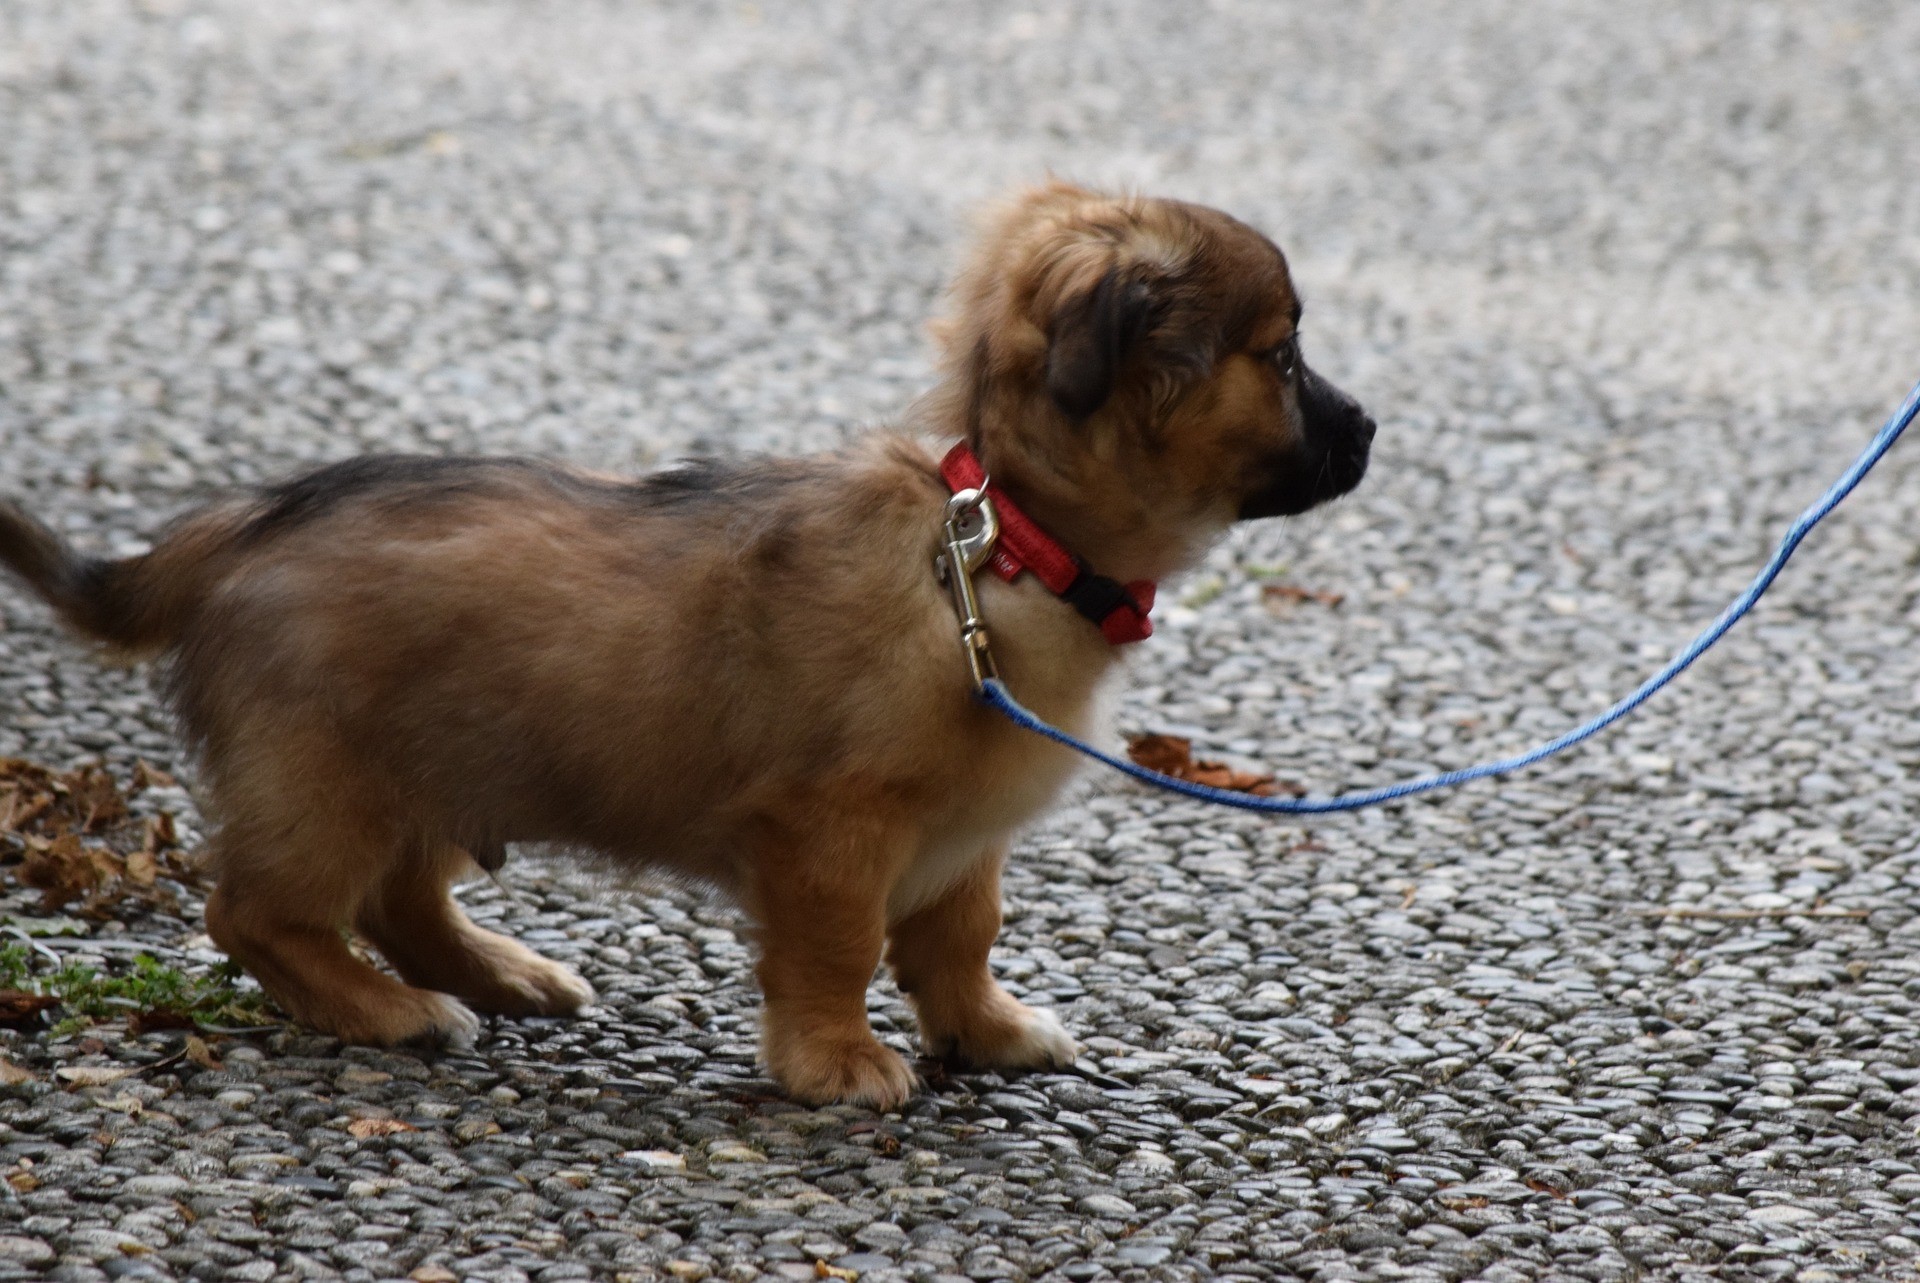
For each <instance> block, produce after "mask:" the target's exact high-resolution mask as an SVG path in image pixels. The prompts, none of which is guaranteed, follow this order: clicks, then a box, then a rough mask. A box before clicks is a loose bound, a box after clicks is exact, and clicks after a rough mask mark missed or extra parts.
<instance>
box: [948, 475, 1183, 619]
mask: <svg viewBox="0 0 1920 1283" xmlns="http://www.w3.org/2000/svg"><path fill="white" fill-rule="evenodd" d="M940 475H941V476H942V477H944V478H946V482H947V488H948V489H949V490H952V491H955V492H956V493H957V492H959V491H961V490H972V489H976V488H978V486H979V485H980V483H981V482H982V481H985V480H986V477H987V474H986V471H985V469H983V468H982V467H981V466H980V460H979V459H977V458H975V457H974V454H973V451H972V450H971V449H970V448H968V446H967V443H966V442H964V441H962V442H961V443H960V444H958V445H956V446H955V447H953V449H951V450H949V451H947V457H946V458H944V459H942V460H941V461H940ZM987 494H988V495H989V496H991V497H992V499H993V506H994V511H995V512H997V513H998V514H999V517H1000V539H999V541H998V542H997V543H995V544H994V546H993V555H992V556H991V557H989V558H988V559H987V564H988V565H990V566H992V567H993V569H994V573H996V574H998V575H999V576H1000V577H1001V578H1002V579H1005V580H1008V581H1011V580H1012V579H1013V577H1014V576H1016V575H1018V574H1019V573H1020V572H1021V571H1023V570H1031V571H1032V572H1033V577H1034V578H1035V579H1038V580H1039V581H1040V582H1041V583H1043V584H1045V585H1046V586H1047V589H1048V591H1050V592H1051V593H1052V594H1053V595H1054V596H1056V597H1058V598H1059V599H1060V600H1061V601H1064V602H1066V603H1067V604H1068V605H1069V606H1072V607H1073V608H1074V609H1075V610H1077V611H1079V612H1080V613H1081V614H1083V615H1085V616H1086V617H1087V618H1088V619H1091V620H1092V621H1093V622H1094V623H1095V624H1098V625H1099V627H1100V633H1101V635H1102V636H1103V637H1105V638H1106V639H1107V641H1108V643H1109V644H1111V645H1114V646H1119V645H1121V644H1123V643H1125V642H1136V641H1140V640H1142V639H1143V638H1147V637H1151V636H1152V635H1153V621H1152V620H1150V619H1148V618H1147V612H1148V611H1150V610H1152V609H1153V591H1154V585H1153V581H1152V580H1151V579H1136V580H1134V581H1133V582H1132V583H1130V584H1121V583H1118V582H1116V581H1114V580H1112V579H1108V578H1107V577H1106V576H1105V575H1097V574H1095V573H1094V572H1093V567H1091V566H1089V565H1088V564H1087V563H1086V562H1084V561H1082V560H1080V558H1078V557H1076V556H1074V555H1073V554H1072V553H1070V552H1068V551H1067V550H1066V549H1065V548H1062V547H1061V546H1060V545H1059V544H1058V543H1056V542H1055V541H1054V539H1053V538H1052V537H1051V536H1050V535H1048V534H1047V532H1046V531H1044V530H1042V529H1041V528H1040V527H1039V526H1037V525H1035V524H1034V522H1033V518H1031V517H1029V516H1028V515H1027V514H1026V513H1024V512H1022V511H1020V509H1019V508H1018V507H1016V506H1015V505H1014V502H1013V500H1011V499H1009V498H1008V497H1007V492H1006V491H1004V490H1002V489H1001V488H1000V487H998V486H996V485H992V484H989V485H988V486H987Z"/></svg>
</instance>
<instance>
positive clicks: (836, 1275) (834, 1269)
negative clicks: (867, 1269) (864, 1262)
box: [813, 1260, 860, 1283]
mask: <svg viewBox="0 0 1920 1283" xmlns="http://www.w3.org/2000/svg"><path fill="white" fill-rule="evenodd" d="M813 1277H815V1278H817V1279H846V1280H847V1283H852V1281H853V1280H854V1279H857V1278H859V1277H860V1271H859V1270H845V1269H841V1268H840V1267H839V1266H838V1265H828V1264H827V1263H826V1262H825V1261H820V1260H816V1261H815V1262H814V1263H813Z"/></svg>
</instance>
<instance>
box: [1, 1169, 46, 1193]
mask: <svg viewBox="0 0 1920 1283" xmlns="http://www.w3.org/2000/svg"><path fill="white" fill-rule="evenodd" d="M7 1184H9V1185H11V1186H13V1188H14V1190H15V1192H17V1193H21V1194H31V1193H32V1192H33V1191H34V1190H37V1189H39V1188H40V1178H39V1177H38V1176H35V1175H34V1174H33V1173H32V1172H8V1173H7Z"/></svg>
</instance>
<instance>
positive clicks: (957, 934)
mask: <svg viewBox="0 0 1920 1283" xmlns="http://www.w3.org/2000/svg"><path fill="white" fill-rule="evenodd" d="M1006 858H1007V853H1006V849H1005V848H1004V847H1002V848H1000V849H998V850H996V851H994V852H992V853H991V854H990V855H988V856H987V857H985V858H983V859H982V860H981V861H980V862H979V863H978V864H977V865H976V866H975V867H974V868H973V869H972V870H971V871H970V872H969V873H968V874H967V875H966V876H965V877H964V878H962V879H961V880H960V881H959V882H957V883H955V884H954V885H953V886H952V887H951V888H949V889H948V890H947V891H946V892H945V894H943V895H942V896H941V897H940V898H939V899H937V900H935V901H934V902H933V903H932V904H929V905H927V906H926V907H925V908H923V909H920V910H918V911H917V912H915V913H914V914H912V915H911V916H909V917H906V918H903V919H901V920H900V921H899V922H896V923H894V924H893V926H892V928H891V929H890V930H889V932H888V934H889V936H890V937H891V942H890V943H889V945H888V947H887V965H888V966H890V967H891V968H892V969H893V975H894V979H895V981H896V982H898V984H899V985H900V989H901V992H903V993H905V994H906V995H907V996H908V997H909V998H910V999H911V1000H912V1002H913V1005H914V1010H915V1011H916V1012H918V1013H919V1016H920V1033H921V1037H922V1039H923V1040H924V1041H925V1043H926V1047H927V1051H928V1052H930V1053H931V1054H933V1055H935V1056H941V1057H950V1058H954V1059H958V1060H961V1061H965V1062H966V1063H968V1064H971V1065H977V1066H979V1067H981V1068H985V1069H1043V1068H1047V1067H1049V1066H1056V1065H1065V1064H1070V1063H1072V1061H1073V1058H1074V1055H1075V1054H1076V1053H1077V1052H1078V1051H1079V1048H1078V1047H1076V1046H1075V1045H1074V1042H1073V1039H1072V1038H1070V1037H1068V1036H1067V1031H1066V1030H1064V1029H1062V1028H1061V1027H1060V1022H1059V1021H1058V1020H1057V1019H1055V1018H1054V1015H1053V1013H1052V1012H1050V1011H1046V1010H1042V1009H1039V1008H1034V1007H1029V1006H1027V1005H1026V1004H1024V1003H1022V1002H1020V1001H1019V1000H1018V999H1016V998H1015V997H1014V996H1013V995H1012V994H1010V993H1008V992H1007V991H1006V990H1005V989H1002V988H1001V987H1000V982H999V981H997V980H995V979H994V978H993V973H992V971H991V970H990V969H989V968H988V966H987V954H988V952H989V951H990V950H991V949H992V948H993V942H994V939H995V938H996V937H997V936H999V934H1000V867H1001V865H1003V864H1004V863H1005V862H1006Z"/></svg>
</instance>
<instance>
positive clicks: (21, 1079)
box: [0, 1056, 37, 1087]
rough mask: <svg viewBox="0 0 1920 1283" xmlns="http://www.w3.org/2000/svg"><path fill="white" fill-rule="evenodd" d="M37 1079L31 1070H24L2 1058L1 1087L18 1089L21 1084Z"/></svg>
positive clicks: (0, 1059)
mask: <svg viewBox="0 0 1920 1283" xmlns="http://www.w3.org/2000/svg"><path fill="white" fill-rule="evenodd" d="M36 1078H37V1076H36V1075H35V1074H34V1073H33V1072H32V1071H31V1070H27V1069H22V1068H20V1066H18V1065H16V1064H14V1063H13V1062H12V1061H11V1060H8V1059H7V1058H6V1057H5V1056H0V1087H17V1086H19V1085H20V1084H21V1083H30V1082H34V1081H36Z"/></svg>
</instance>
